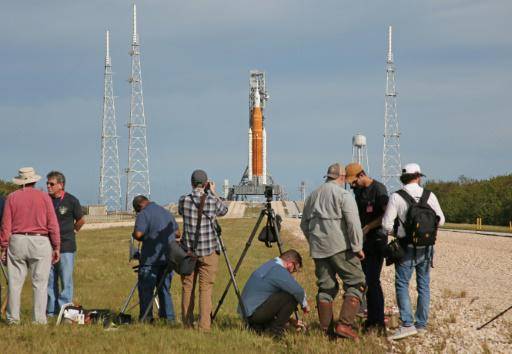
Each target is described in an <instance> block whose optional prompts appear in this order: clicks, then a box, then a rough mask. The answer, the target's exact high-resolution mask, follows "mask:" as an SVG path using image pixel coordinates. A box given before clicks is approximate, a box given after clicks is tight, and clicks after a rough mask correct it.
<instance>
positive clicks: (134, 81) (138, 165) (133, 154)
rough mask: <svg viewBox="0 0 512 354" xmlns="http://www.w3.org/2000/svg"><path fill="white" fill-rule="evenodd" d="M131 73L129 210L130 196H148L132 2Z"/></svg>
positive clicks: (139, 71) (146, 160)
mask: <svg viewBox="0 0 512 354" xmlns="http://www.w3.org/2000/svg"><path fill="white" fill-rule="evenodd" d="M130 56H131V57H132V74H131V76H130V78H129V79H128V82H129V83H130V85H131V91H132V92H131V99H130V118H129V121H128V168H127V169H126V180H127V181H126V183H127V186H126V210H131V206H130V205H131V202H132V200H133V197H135V196H137V195H139V194H142V195H145V196H146V197H148V198H149V195H150V185H149V163H148V147H147V142H146V117H145V115H144V100H143V97H142V75H141V64H140V42H139V35H138V33H137V7H136V5H135V4H133V35H132V49H131V50H130Z"/></svg>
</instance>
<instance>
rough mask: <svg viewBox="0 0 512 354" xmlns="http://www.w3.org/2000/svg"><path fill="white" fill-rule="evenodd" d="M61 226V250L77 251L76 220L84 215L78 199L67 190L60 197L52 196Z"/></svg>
mask: <svg viewBox="0 0 512 354" xmlns="http://www.w3.org/2000/svg"><path fill="white" fill-rule="evenodd" d="M52 202H53V206H54V207H55V213H56V214H57V220H59V227H60V251H61V252H76V240H75V229H74V225H75V221H76V220H79V219H81V218H82V217H83V215H84V214H83V213H82V206H81V205H80V202H79V201H78V199H76V198H75V196H73V195H72V194H69V193H67V192H65V193H64V195H63V196H62V197H60V198H53V197H52Z"/></svg>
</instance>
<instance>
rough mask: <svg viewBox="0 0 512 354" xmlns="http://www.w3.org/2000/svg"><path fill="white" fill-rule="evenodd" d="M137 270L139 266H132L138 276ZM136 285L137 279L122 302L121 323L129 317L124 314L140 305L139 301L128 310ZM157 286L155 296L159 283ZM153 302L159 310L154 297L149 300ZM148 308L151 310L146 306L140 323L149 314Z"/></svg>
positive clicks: (166, 273) (167, 273)
mask: <svg viewBox="0 0 512 354" xmlns="http://www.w3.org/2000/svg"><path fill="white" fill-rule="evenodd" d="M135 258H136V257H135ZM139 268H140V266H139V265H136V266H134V267H133V271H134V272H135V273H137V274H138V273H139ZM168 275H169V272H167V271H166V272H165V276H168ZM162 279H165V277H164V278H162ZM161 283H162V285H163V282H162V281H161ZM138 285H139V279H138V277H137V281H135V285H134V286H133V287H132V289H131V290H130V294H129V295H128V297H127V298H126V300H125V302H124V305H123V307H122V308H121V312H120V313H119V318H120V320H121V321H125V319H126V318H128V317H130V316H129V315H127V314H126V312H130V311H131V310H132V309H133V308H135V307H136V306H137V305H139V304H140V300H139V301H138V302H137V303H135V304H134V305H132V306H131V307H130V308H128V306H129V305H130V302H131V301H132V298H133V296H134V295H135V290H136V289H137V287H138ZM158 286H159V287H158V288H157V290H156V292H155V294H158V290H160V287H161V285H160V283H159V284H158ZM153 301H154V302H155V304H156V307H157V308H160V305H159V303H158V300H157V299H156V296H155V297H153V299H152V300H151V302H153ZM150 308H151V306H148V309H147V310H146V312H145V313H144V316H143V318H142V319H141V320H142V321H143V320H144V319H145V318H146V317H147V314H148V312H149V311H148V310H149V309H150ZM130 318H131V317H130Z"/></svg>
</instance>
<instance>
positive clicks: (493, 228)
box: [441, 223, 512, 232]
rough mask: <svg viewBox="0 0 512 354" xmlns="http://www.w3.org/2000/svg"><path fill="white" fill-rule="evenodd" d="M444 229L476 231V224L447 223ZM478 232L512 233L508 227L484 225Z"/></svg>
mask: <svg viewBox="0 0 512 354" xmlns="http://www.w3.org/2000/svg"><path fill="white" fill-rule="evenodd" d="M441 228H442V229H455V230H476V225H475V224H453V223H446V224H444V225H443V226H442V227H441ZM478 231H495V232H512V230H511V229H510V227H508V226H495V225H482V229H481V230H478Z"/></svg>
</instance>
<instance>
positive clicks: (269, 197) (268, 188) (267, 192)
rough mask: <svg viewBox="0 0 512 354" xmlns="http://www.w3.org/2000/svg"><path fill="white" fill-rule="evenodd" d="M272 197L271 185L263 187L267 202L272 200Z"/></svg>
mask: <svg viewBox="0 0 512 354" xmlns="http://www.w3.org/2000/svg"><path fill="white" fill-rule="evenodd" d="M273 196H274V190H273V186H272V185H267V186H265V198H267V200H272V197H273Z"/></svg>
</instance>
